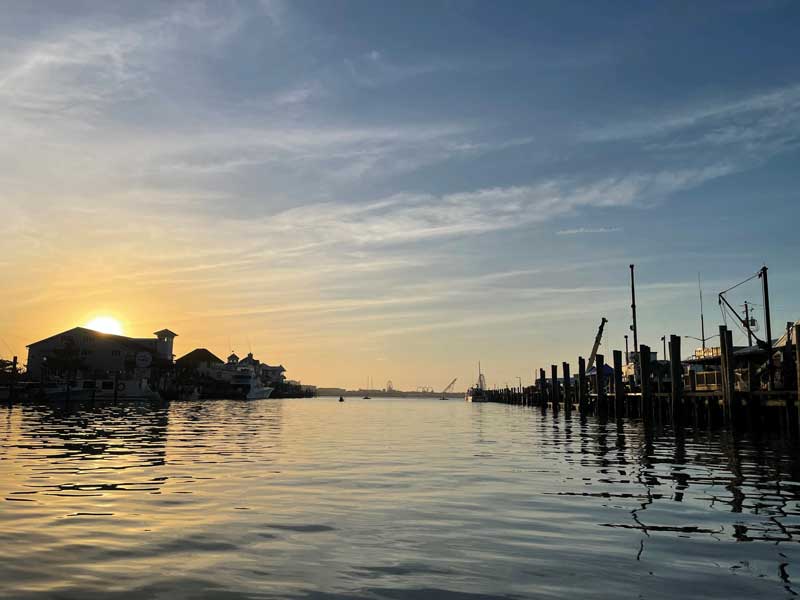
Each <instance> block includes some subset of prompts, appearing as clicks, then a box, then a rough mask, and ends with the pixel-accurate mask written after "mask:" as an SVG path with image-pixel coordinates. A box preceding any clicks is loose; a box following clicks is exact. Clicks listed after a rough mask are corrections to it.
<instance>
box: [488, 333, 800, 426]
mask: <svg viewBox="0 0 800 600" xmlns="http://www.w3.org/2000/svg"><path fill="white" fill-rule="evenodd" d="M719 331H720V340H721V343H720V354H721V375H722V385H721V387H720V389H718V390H708V391H698V389H697V379H696V373H695V371H693V370H689V377H688V389H684V387H685V386H684V369H683V363H682V361H681V358H680V356H681V337H680V336H677V335H671V336H670V338H669V347H670V376H671V380H672V385H671V389H670V391H669V393H664V392H662V391H661V390H660V389H654V386H653V383H654V382H653V381H652V365H651V361H650V356H651V350H650V347H649V346H647V345H646V344H641V345H640V347H639V358H640V364H639V373H638V378H637V379H638V381H639V383H638V385H637V384H635V383H634V382H633V381H630V380H629V381H624V380H623V376H622V368H623V354H622V352H621V351H620V350H614V351H613V353H612V360H613V369H614V374H613V377H612V378H611V381H609V382H606V381H605V377H606V374H605V373H604V369H603V367H604V365H605V357H604V356H603V355H602V354H597V356H596V360H595V365H597V368H596V369H595V375H593V376H591V377H589V376H587V374H586V361H585V359H584V358H583V357H579V358H578V374H577V377H576V378H575V380H574V385H573V379H572V377H571V375H570V373H571V371H570V364H569V363H568V362H563V363H562V364H561V376H562V380H559V372H558V371H559V368H558V365H555V364H554V365H551V366H550V373H549V378H548V376H547V375H548V374H547V372H546V370H545V369H539V370H538V374H537V377H536V383H535V384H534V385H532V386H528V387H521V388H504V389H495V390H487V391H486V398H487V400H488V401H490V402H502V403H506V404H520V405H523V406H541V407H542V408H545V407H551V408H552V410H554V411H558V410H560V409H563V410H564V411H565V413H567V414H569V413H570V412H571V411H572V410H574V409H575V408H577V410H579V411H580V412H581V413H582V414H583V413H588V412H598V413H605V414H614V415H616V416H622V415H626V414H627V415H636V414H638V415H641V416H647V415H652V414H654V413H660V412H662V411H663V412H664V413H665V414H668V415H671V416H672V418H673V420H675V421H680V420H681V419H682V418H683V417H685V416H686V415H687V414H690V413H691V414H695V415H696V414H697V413H698V411H699V410H701V409H703V410H705V411H706V412H707V413H708V415H709V419H712V418H713V416H712V415H713V414H714V413H716V414H721V415H722V417H723V418H724V420H725V421H726V422H733V421H735V420H736V419H739V418H740V417H743V416H745V415H749V416H753V415H755V414H759V412H758V411H760V409H763V408H766V407H782V408H784V409H786V410H787V411H792V412H793V414H794V417H793V419H794V420H795V421H797V422H798V425H800V411H798V410H797V408H798V397H799V393H798V390H797V389H790V390H781V391H760V390H750V391H749V392H742V391H737V390H736V387H735V371H734V361H733V334H732V331H731V330H729V329H728V328H727V327H725V326H720V328H719ZM793 337H794V346H795V353H794V354H795V363H796V364H795V368H796V375H797V378H796V381H797V382H800V347H799V346H800V345H799V344H798V340H800V325H795V326H794V336H793ZM562 382H563V388H562ZM607 384H608V385H607ZM659 388H660V385H659ZM684 413H686V414H684Z"/></svg>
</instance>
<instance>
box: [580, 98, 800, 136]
mask: <svg viewBox="0 0 800 600" xmlns="http://www.w3.org/2000/svg"><path fill="white" fill-rule="evenodd" d="M798 135H800V85H797V84H793V85H787V86H785V87H782V88H778V89H775V90H772V91H769V92H766V93H757V94H753V95H750V96H746V97H744V98H739V99H736V100H730V98H729V97H726V98H725V99H723V100H721V101H719V100H718V101H716V102H714V101H710V102H708V103H707V104H703V105H699V106H694V107H690V108H685V109H681V110H678V111H677V112H674V113H666V114H661V115H648V117H647V118H646V119H642V120H638V121H637V120H634V121H628V122H623V123H615V124H612V125H610V126H608V127H604V128H600V129H594V130H589V131H587V132H585V133H584V134H583V136H582V139H583V140H584V141H590V142H605V141H620V140H649V143H651V144H655V146H654V147H661V148H681V147H683V148H687V147H689V146H700V145H715V146H723V145H734V144H745V145H748V146H750V147H753V146H756V145H757V146H759V147H761V146H762V145H768V146H771V147H773V148H775V149H777V148H779V147H781V146H783V145H785V144H786V143H788V142H789V141H791V140H797V137H798ZM659 138H669V141H667V142H665V141H664V140H663V139H662V140H661V141H657V140H658V139H659Z"/></svg>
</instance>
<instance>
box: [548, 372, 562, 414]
mask: <svg viewBox="0 0 800 600" xmlns="http://www.w3.org/2000/svg"><path fill="white" fill-rule="evenodd" d="M550 375H551V376H552V385H553V389H552V391H551V400H552V402H553V410H558V402H559V400H558V397H559V395H560V394H559V392H560V391H561V390H560V387H559V385H558V367H557V366H556V365H550Z"/></svg>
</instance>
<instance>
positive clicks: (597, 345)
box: [586, 317, 608, 370]
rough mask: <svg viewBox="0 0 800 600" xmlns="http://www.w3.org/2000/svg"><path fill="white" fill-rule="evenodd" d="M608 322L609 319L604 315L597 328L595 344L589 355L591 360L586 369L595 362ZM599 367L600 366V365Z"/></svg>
mask: <svg viewBox="0 0 800 600" xmlns="http://www.w3.org/2000/svg"><path fill="white" fill-rule="evenodd" d="M606 323H608V319H606V318H605V317H603V319H602V320H601V321H600V327H599V328H598V329H597V337H596V338H594V346H592V353H591V354H590V355H589V361H588V362H587V363H586V369H587V370H588V369H591V368H592V365H593V364H594V357H595V356H597V349H598V348H600V340H602V339H603V329H604V328H605V326H606ZM598 368H599V367H598Z"/></svg>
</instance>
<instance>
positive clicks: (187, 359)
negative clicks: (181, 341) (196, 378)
mask: <svg viewBox="0 0 800 600" xmlns="http://www.w3.org/2000/svg"><path fill="white" fill-rule="evenodd" d="M204 362H205V363H209V364H222V359H220V358H218V357H217V356H215V355H214V354H212V353H211V352H210V351H209V350H206V349H205V348H195V349H194V350H192V351H191V352H189V353H188V354H185V355H183V356H181V357H180V358H179V359H178V360H176V361H175V364H176V365H177V366H179V367H195V366H197V365H199V364H200V363H204Z"/></svg>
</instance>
